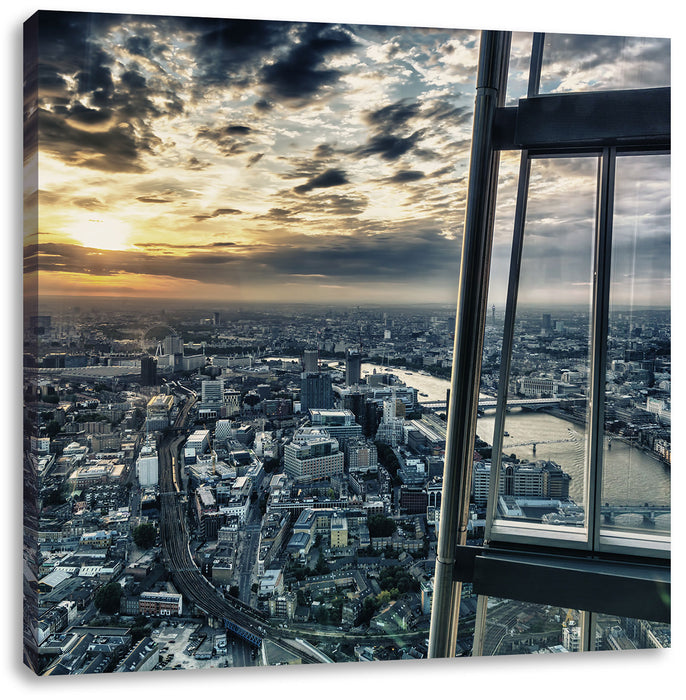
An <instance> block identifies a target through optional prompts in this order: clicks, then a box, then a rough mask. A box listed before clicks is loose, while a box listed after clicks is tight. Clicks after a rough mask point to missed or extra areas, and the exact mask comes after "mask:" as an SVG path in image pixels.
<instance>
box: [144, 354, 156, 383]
mask: <svg viewBox="0 0 686 700" xmlns="http://www.w3.org/2000/svg"><path fill="white" fill-rule="evenodd" d="M156 384H157V360H156V359H155V358H154V357H149V356H146V357H141V385H142V386H155V385H156Z"/></svg>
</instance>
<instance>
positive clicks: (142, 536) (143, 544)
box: [133, 523, 157, 549]
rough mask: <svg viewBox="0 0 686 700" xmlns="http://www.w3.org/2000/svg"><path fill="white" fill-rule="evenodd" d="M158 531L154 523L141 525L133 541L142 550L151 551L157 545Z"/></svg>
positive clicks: (136, 529)
mask: <svg viewBox="0 0 686 700" xmlns="http://www.w3.org/2000/svg"><path fill="white" fill-rule="evenodd" d="M156 537H157V530H156V528H155V526H154V525H153V524H152V523H141V524H140V525H139V526H138V527H137V528H135V529H134V531H133V541H134V542H135V543H136V546H137V547H140V548H141V549H150V547H152V546H153V544H155V538H156Z"/></svg>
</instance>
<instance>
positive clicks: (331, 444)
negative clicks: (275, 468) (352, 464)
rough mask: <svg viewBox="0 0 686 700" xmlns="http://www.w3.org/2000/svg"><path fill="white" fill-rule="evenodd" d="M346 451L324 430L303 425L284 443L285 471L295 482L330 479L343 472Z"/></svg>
mask: <svg viewBox="0 0 686 700" xmlns="http://www.w3.org/2000/svg"><path fill="white" fill-rule="evenodd" d="M343 465H344V455H343V452H341V451H340V450H339V449H338V441H337V440H336V439H335V438H332V437H331V436H330V435H329V434H328V433H327V432H326V431H325V430H322V429H319V428H300V429H299V430H298V431H296V433H295V435H294V436H293V439H292V441H291V442H290V443H289V444H288V445H286V446H285V447H284V472H285V473H286V474H287V475H288V476H289V477H290V478H291V479H293V481H295V482H306V481H317V480H321V479H328V478H330V477H332V476H336V475H338V474H342V473H343Z"/></svg>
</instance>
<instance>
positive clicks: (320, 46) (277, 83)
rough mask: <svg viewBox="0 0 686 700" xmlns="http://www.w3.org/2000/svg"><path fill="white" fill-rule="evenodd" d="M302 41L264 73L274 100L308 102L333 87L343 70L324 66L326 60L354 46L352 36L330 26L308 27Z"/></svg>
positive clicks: (291, 47)
mask: <svg viewBox="0 0 686 700" xmlns="http://www.w3.org/2000/svg"><path fill="white" fill-rule="evenodd" d="M299 39H300V40H299V41H298V43H294V44H292V45H291V46H290V48H289V50H288V51H287V52H286V54H285V55H284V56H283V57H280V58H279V59H277V60H276V61H275V62H274V63H271V64H269V65H267V66H265V67H264V69H263V70H262V81H263V83H264V88H265V94H266V95H267V96H268V97H269V98H271V99H272V100H280V99H285V100H295V101H296V102H297V101H300V100H308V99H309V98H311V97H313V96H314V95H316V94H317V93H318V92H319V90H321V89H322V88H324V87H330V86H332V85H333V84H334V83H335V82H336V81H337V80H338V79H339V77H340V76H341V71H339V70H337V69H333V68H326V67H324V66H325V63H326V60H327V59H328V58H329V57H331V56H336V55H339V54H344V53H348V52H349V51H351V50H352V48H353V47H354V45H355V43H354V41H353V40H352V38H351V36H350V34H348V33H347V32H344V31H342V30H340V29H338V28H335V27H331V26H328V25H316V24H312V25H307V26H306V27H305V28H304V29H303V31H302V33H301V36H300V37H299Z"/></svg>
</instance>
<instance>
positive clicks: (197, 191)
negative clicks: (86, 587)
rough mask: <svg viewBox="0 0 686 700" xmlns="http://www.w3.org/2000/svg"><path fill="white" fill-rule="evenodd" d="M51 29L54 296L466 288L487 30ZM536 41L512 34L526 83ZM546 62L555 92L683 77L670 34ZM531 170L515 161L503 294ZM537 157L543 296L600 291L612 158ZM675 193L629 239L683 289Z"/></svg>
mask: <svg viewBox="0 0 686 700" xmlns="http://www.w3.org/2000/svg"><path fill="white" fill-rule="evenodd" d="M39 36H40V41H39V45H38V55H39V65H40V69H39V71H38V79H37V80H38V82H37V84H38V94H37V102H31V101H29V103H28V106H27V109H29V110H31V113H33V114H37V119H38V129H39V130H38V143H37V144H31V147H30V148H29V151H30V153H31V156H30V157H29V159H28V161H25V164H26V169H25V192H24V196H25V202H26V209H25V212H26V213H25V217H26V221H27V222H28V226H27V227H26V228H27V232H28V235H27V236H26V238H25V244H26V245H27V246H28V248H27V251H28V253H29V261H28V267H27V270H28V272H29V274H28V275H27V279H28V280H31V279H32V275H34V274H35V270H36V269H37V270H38V275H39V283H38V284H39V290H40V293H41V294H44V295H51V294H67V295H75V296H84V295H87V296H111V295H115V296H116V295H119V296H136V297H139V298H140V297H146V296H148V297H155V298H158V297H165V298H169V299H174V298H177V299H184V300H188V299H197V300H212V301H213V302H217V301H221V302H226V303H239V304H240V303H245V302H248V301H256V302H274V301H289V302H293V301H295V302H303V301H315V302H325V303H337V302H338V303H348V302H349V303H358V304H359V303H365V302H370V303H394V302H399V303H407V302H418V303H447V304H453V303H454V301H455V299H456V295H457V278H458V274H459V262H460V246H461V238H462V228H463V221H464V208H465V201H466V184H467V176H468V163H469V149H470V138H471V129H472V108H473V103H474V88H475V77H476V67H477V60H478V49H479V36H480V32H479V31H478V30H468V29H462V30H460V29H443V28H439V29H430V28H417V27H414V28H413V27H409V26H408V27H399V26H383V25H379V24H366V25H364V24H348V23H340V24H337V23H333V22H324V23H320V22H296V21H272V20H246V19H239V20H223V19H221V20H220V19H208V18H195V19H194V18H180V17H162V16H155V15H143V16H137V15H113V14H84V13H71V12H65V13H60V12H57V13H49V14H46V15H44V16H43V19H42V24H41V29H40V35H39ZM530 41H531V35H530V34H516V35H515V36H514V38H513V51H512V57H511V75H510V83H509V96H510V100H512V99H516V98H518V97H521V96H522V95H523V93H524V90H525V84H526V77H527V69H526V66H525V63H524V57H526V56H527V54H528V52H529V51H530ZM547 57H548V59H547V62H546V67H545V69H544V75H543V83H542V85H543V89H544V90H545V91H569V90H579V89H599V88H603V87H608V86H620V87H622V86H625V84H626V86H629V87H641V86H643V85H651V86H652V85H663V84H669V60H668V57H669V42H668V41H664V40H654V39H626V38H621V37H602V36H601V37H587V36H562V35H559V36H558V35H553V36H551V37H550V40H549V48H548V53H547ZM32 84H35V82H34V83H32ZM649 165H650V169H651V171H652V169H653V167H654V166H656V165H658V164H657V163H656V162H651V163H650V164H649ZM516 166H517V159H515V158H512V157H504V158H503V163H502V186H501V193H500V201H499V212H500V213H499V219H498V221H497V222H496V231H495V239H494V252H493V280H492V284H491V295H492V297H493V301H494V302H497V303H500V302H501V301H503V300H504V290H505V280H506V278H507V264H508V257H509V239H510V236H511V217H512V213H513V211H514V192H515V184H516V178H515V172H516ZM593 167H594V166H593ZM591 169H592V168H591ZM540 170H541V175H540V176H539V177H537V178H535V179H534V180H533V182H532V195H531V196H532V201H533V200H536V198H538V200H536V201H539V202H540V207H539V209H540V212H539V214H538V215H537V216H538V217H539V221H542V222H544V223H543V226H538V228H537V229H536V231H537V232H536V235H533V236H532V237H531V239H530V243H529V244H528V247H527V248H526V250H527V256H528V259H530V261H531V262H530V265H531V269H533V270H534V271H536V272H537V273H538V271H543V272H544V273H545V274H542V275H539V277H540V279H538V280H536V281H535V284H533V283H532V284H533V286H532V287H531V289H529V290H528V294H529V296H531V297H532V298H537V297H538V296H540V295H541V294H545V293H547V292H549V291H550V289H551V288H553V287H554V286H558V287H559V285H560V283H561V279H563V282H564V284H566V285H568V289H569V293H570V294H572V292H573V294H574V295H578V299H581V300H583V298H584V294H587V291H588V290H587V288H584V284H585V282H584V273H585V272H586V267H587V264H586V257H587V252H588V250H587V246H586V247H584V246H585V245H586V243H585V240H586V239H585V237H584V235H581V234H580V233H579V231H580V229H583V230H585V229H586V228H587V227H588V225H589V219H588V216H586V214H587V209H588V206H587V205H588V198H589V197H591V198H592V197H593V188H594V186H595V175H594V173H593V172H591V174H590V175H589V174H588V172H587V171H588V167H587V164H584V165H580V164H579V163H578V159H577V160H569V161H565V162H556V163H546V164H543V165H542V166H541V168H540ZM580 170H581V171H584V173H585V175H583V176H581V175H580V174H579V171H580ZM655 171H656V172H658V171H661V172H662V173H664V167H661V168H655ZM641 173H642V175H643V176H645V177H644V179H646V180H648V181H650V182H654V178H653V177H652V176H649V170H648V167H647V166H646V167H644V168H642V169H641ZM667 178H668V171H667ZM36 185H38V186H36ZM668 185H669V180H668V179H667V180H665V178H664V175H663V176H661V180H660V182H659V184H657V185H654V187H658V188H660V191H661V192H662V191H664V189H665V187H666V188H667V190H668ZM653 189H654V188H653ZM570 192H574V196H570ZM631 196H632V198H633V200H634V201H637V200H638V199H641V198H643V197H645V198H646V201H650V202H651V207H652V206H653V204H652V202H653V201H654V191H653V192H648V191H646V192H643V193H641V192H638V190H636V189H634V190H632V192H631ZM669 205H670V202H669V197H668V196H667V197H666V198H661V199H660V209H659V211H653V212H651V214H652V218H651V220H650V222H649V224H646V225H645V226H642V228H641V234H640V235H638V236H636V235H635V236H634V238H633V239H632V241H633V242H632V245H633V248H632V250H633V251H634V252H636V251H639V252H640V249H641V246H643V245H646V243H645V242H646V241H647V249H649V250H650V251H652V252H653V253H654V257H655V258H656V263H655V265H654V266H652V265H651V267H650V270H648V271H647V272H646V274H647V277H648V279H654V278H655V277H656V275H657V276H659V277H660V279H661V282H660V285H661V287H662V288H663V292H664V290H667V291H666V293H667V296H668V288H669V277H668V275H667V276H666V277H665V262H666V263H667V267H668V262H669ZM637 207H638V210H640V211H641V213H642V214H643V210H644V208H645V205H644V204H643V203H642V202H641V203H640V204H638V205H637ZM627 211H629V210H627ZM632 211H633V212H634V213H635V211H636V206H635V207H634V209H633V210H632ZM634 219H635V216H634ZM590 225H591V226H592V221H591V222H590ZM627 226H630V224H627ZM533 229H534V226H533V222H532V230H533ZM637 241H638V242H637ZM38 250H39V251H40V253H39V254H37V252H38ZM561 250H564V251H565V263H566V264H565V265H564V269H565V275H564V277H563V278H561V277H560V274H559V270H560V252H561ZM634 272H635V270H634ZM665 280H666V282H665ZM648 286H650V285H648ZM651 289H652V287H651ZM652 293H653V295H654V290H652ZM661 295H662V296H664V293H661ZM574 298H575V300H577V297H576V296H575V297H574Z"/></svg>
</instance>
